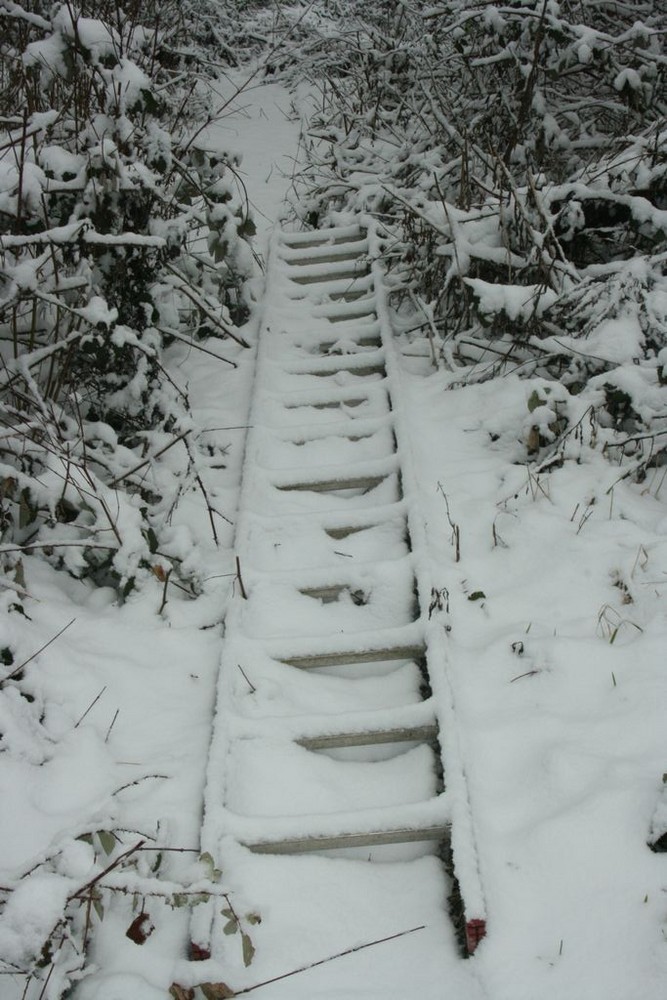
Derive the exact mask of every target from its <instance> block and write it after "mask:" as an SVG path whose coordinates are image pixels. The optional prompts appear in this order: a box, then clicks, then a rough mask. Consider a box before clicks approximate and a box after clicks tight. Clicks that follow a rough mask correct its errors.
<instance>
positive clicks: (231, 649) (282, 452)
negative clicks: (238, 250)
mask: <svg viewBox="0 0 667 1000" xmlns="http://www.w3.org/2000/svg"><path fill="white" fill-rule="evenodd" d="M379 248H380V241H379V238H378V236H377V233H376V231H375V228H374V224H373V222H372V220H369V219H364V220H362V221H361V222H360V224H359V225H353V226H347V227H340V228H337V229H327V230H321V231H316V232H309V233H298V234H297V233H278V234H277V235H276V237H275V239H274V243H273V247H272V252H271V258H270V269H269V281H268V289H267V303H268V306H269V308H268V309H267V312H266V318H265V322H264V324H263V329H262V331H261V335H260V341H259V349H258V359H257V373H256V383H255V390H254V398H253V405H252V410H251V420H250V424H251V429H250V431H249V435H248V441H247V447H246V459H245V466H244V473H243V484H242V494H241V503H240V511H239V518H238V526H237V554H238V557H239V565H240V567H241V577H242V578H241V580H239V581H238V586H237V588H236V594H235V596H234V598H233V600H232V604H231V608H230V611H229V613H228V617H227V624H226V635H225V640H224V650H223V657H222V665H221V672H220V682H219V688H218V703H217V711H216V718H215V723H214V733H213V740H212V745H211V753H210V761H209V771H208V776H207V787H206V794H205V816H204V823H203V830H202V850H203V851H208V852H209V853H210V854H211V855H212V856H213V857H214V858H217V857H218V854H219V849H220V844H221V842H222V840H223V838H225V837H227V838H232V839H233V840H234V841H236V842H237V843H240V844H242V845H244V846H245V847H247V848H249V849H250V851H252V852H255V853H260V854H265V855H267V854H268V855H270V854H299V853H304V852H325V853H326V852H333V853H334V856H339V852H340V851H341V849H346V850H354V849H358V848H364V849H365V850H366V853H367V854H368V849H377V848H378V847H380V848H382V846H383V845H390V844H393V845H395V844H411V843H415V842H424V843H427V842H433V841H434V842H436V843H437V844H440V845H441V851H442V852H443V854H442V856H443V857H446V858H448V859H451V857H452V856H453V869H454V875H455V878H456V880H457V882H458V889H459V891H460V897H461V900H462V903H463V914H462V918H463V922H464V929H465V935H466V943H467V948H468V951H469V952H472V951H473V950H474V948H475V947H476V944H477V942H478V941H479V940H480V939H481V937H482V936H483V935H484V932H485V910H484V900H483V895H482V891H481V887H480V884H479V876H478V869H477V860H476V851H475V845H474V836H473V829H472V822H471V816H470V810H469V806H468V797H467V790H466V782H465V775H464V770H463V765H462V761H461V758H460V753H459V745H458V740H457V734H456V720H455V717H454V709H453V698H452V692H451V690H450V688H449V684H448V679H447V663H446V633H445V629H444V627H443V624H442V621H440V620H438V615H437V614H435V615H431V613H430V612H429V610H428V609H429V603H430V600H431V594H432V581H431V579H430V577H429V570H428V565H429V564H428V558H427V550H426V539H425V536H424V529H423V525H422V523H421V520H420V518H419V511H418V505H417V503H416V500H415V488H414V481H413V477H412V472H411V463H410V454H409V449H408V448H407V445H406V436H405V433H404V429H403V423H404V421H403V416H402V412H401V401H400V370H399V366H398V359H397V355H396V354H395V347H394V344H393V339H392V336H391V329H390V325H389V315H388V311H387V305H386V301H385V291H384V282H383V274H382V268H381V264H380V260H379V258H380V254H379ZM432 610H433V609H431V611H432ZM300 674H301V675H302V676H303V675H306V674H307V675H308V676H309V677H313V676H315V677H325V678H327V679H330V678H332V677H333V678H335V682H334V689H335V690H334V695H332V693H331V692H332V689H331V686H329V687H327V688H325V689H324V690H325V692H326V693H325V694H324V695H323V696H322V697H323V698H324V699H326V700H325V701H324V702H323V703H322V704H321V705H317V704H311V703H309V702H308V699H309V698H312V695H313V691H314V686H313V682H311V681H309V683H308V687H307V691H306V693H305V694H304V693H303V692H301V694H300V695H299V697H295V698H294V699H293V701H291V700H290V698H291V692H298V691H299V684H300V682H299V679H298V677H299V675H300ZM399 676H400V677H401V678H402V681H401V684H398V683H397V682H395V678H396V677H399ZM374 677H376V678H378V681H377V685H376V689H377V691H378V693H379V694H380V695H381V696H380V698H379V701H378V704H376V705H375V704H367V700H368V699H367V698H364V699H361V700H360V701H359V703H358V704H357V703H355V702H354V697H355V693H356V691H357V690H360V687H359V685H358V684H357V683H356V682H357V681H359V680H360V679H365V680H363V687H364V690H365V691H366V692H368V691H369V690H371V689H372V688H373V682H372V678H374ZM392 679H394V681H392ZM303 683H304V682H301V684H303ZM315 683H317V682H315ZM346 685H347V687H348V688H349V692H346ZM401 685H402V687H401ZM392 687H394V688H396V690H398V689H399V688H400V689H401V690H403V689H404V690H405V692H406V695H405V698H404V701H402V700H401V696H400V695H398V694H396V693H395V692H394V693H393V694H392V692H391V689H392ZM304 690H305V689H304ZM266 692H270V697H268V698H266V697H265V695H266ZM341 692H342V693H341ZM339 693H340V694H339ZM337 697H339V698H340V704H339V705H338V704H337V702H336V698H337ZM332 698H333V700H331V699H332ZM309 704H310V707H308V705H309ZM304 705H305V706H306V707H305V708H304ZM295 706H298V708H295ZM262 741H264V743H263V742H262ZM264 745H265V746H266V757H265V758H263V757H262V753H263V751H262V749H261V748H262V746H264ZM289 746H292V747H293V748H298V751H296V752H300V753H301V754H303V752H305V753H306V754H309V755H311V757H312V761H313V769H314V770H313V773H314V775H316V774H317V762H318V755H319V754H321V753H323V752H328V751H331V750H340V748H345V749H346V750H347V752H350V750H351V749H353V748H361V750H360V752H361V753H362V757H361V758H357V759H363V754H367V753H369V752H370V753H371V758H370V759H371V760H373V759H374V758H373V752H374V751H373V749H372V748H374V747H375V748H378V747H383V746H384V747H394V749H395V750H396V756H397V757H398V756H400V754H401V753H404V752H405V748H406V747H407V748H411V749H413V750H414V748H415V747H422V750H420V751H419V754H417V755H413V757H414V760H415V761H418V762H419V767H420V768H421V769H422V771H423V772H426V771H428V772H429V773H428V774H426V773H422V772H419V775H417V780H416V784H417V785H421V786H422V787H428V788H429V791H428V792H427V793H426V794H422V795H420V796H416V800H415V793H414V792H413V791H412V789H411V788H410V787H407V786H408V785H410V784H412V782H411V780H410V777H411V775H412V777H415V774H416V772H415V773H413V772H414V768H413V769H412V770H411V769H410V768H408V769H407V771H406V787H405V789H404V793H405V796H404V798H405V800H404V801H401V800H400V799H401V792H400V789H399V790H398V792H397V793H395V794H394V793H392V794H390V795H389V796H388V797H389V798H390V799H391V800H392V801H390V802H388V803H383V802H382V801H381V799H382V795H380V800H379V801H378V802H377V803H375V804H371V805H369V806H368V807H363V806H362V807H356V808H347V807H346V806H345V796H344V795H343V796H342V801H341V808H340V809H336V810H334V809H325V810H322V811H320V812H318V811H317V810H316V809H313V811H312V812H310V811H309V810H308V809H307V802H306V803H305V805H304V802H301V803H300V804H298V806H297V807H293V805H292V803H290V801H285V802H284V809H283V810H282V811H281V812H279V813H276V810H275V808H274V807H272V806H271V805H270V804H269V805H268V806H267V807H266V808H264V805H263V803H262V802H261V801H258V802H253V801H250V803H249V805H248V799H247V796H244V793H243V787H245V785H244V776H245V777H246V778H247V777H248V775H252V773H253V772H252V767H253V766H254V767H255V768H256V769H258V773H259V772H261V768H262V760H263V759H265V760H266V762H267V766H269V761H270V757H271V755H272V754H273V755H275V754H278V755H279V754H280V753H281V748H283V747H289ZM251 749H252V754H251V756H252V760H253V761H254V764H253V763H248V760H247V759H246V756H247V753H248V752H249V751H250V750H251ZM285 752H286V761H287V765H288V763H289V760H288V758H289V755H290V753H292V752H293V751H289V750H286V751H285ZM375 752H376V753H377V751H375ZM410 759H411V760H412V759H413V758H410ZM298 761H299V766H300V767H302V768H304V769H305V770H304V774H305V775H306V781H305V784H306V785H307V784H308V771H307V768H308V760H306V761H305V763H304V758H303V756H301V757H299V758H298ZM287 765H286V766H287ZM341 773H345V772H344V766H343V765H341ZM400 773H401V772H400V768H397V770H396V774H397V775H400ZM313 780H316V779H313ZM260 784H261V782H260ZM258 794H260V795H261V793H258ZM354 797H355V796H354V795H353V796H352V798H353V799H354ZM357 798H358V796H357ZM263 813H266V814H263ZM369 856H370V857H375V855H374V854H373V852H372V850H371V852H370V855H369ZM215 919H216V918H214V928H213V930H211V926H210V917H209V918H206V917H205V916H204V914H203V913H201V912H200V913H198V914H196V916H195V920H194V929H193V940H194V942H195V946H196V950H197V953H198V954H199V955H201V954H207V953H208V951H209V950H210V948H211V935H212V934H213V938H215V933H216V932H215ZM217 920H218V921H219V917H218V918H217Z"/></svg>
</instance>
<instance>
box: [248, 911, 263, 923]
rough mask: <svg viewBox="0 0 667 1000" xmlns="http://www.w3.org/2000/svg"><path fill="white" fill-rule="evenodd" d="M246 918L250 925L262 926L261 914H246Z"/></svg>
mask: <svg viewBox="0 0 667 1000" xmlns="http://www.w3.org/2000/svg"><path fill="white" fill-rule="evenodd" d="M245 918H246V920H247V921H248V923H249V924H261V922H262V918H261V916H260V915H259V913H246V915H245Z"/></svg>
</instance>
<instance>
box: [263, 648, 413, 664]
mask: <svg viewBox="0 0 667 1000" xmlns="http://www.w3.org/2000/svg"><path fill="white" fill-rule="evenodd" d="M424 652H425V647H424V646H423V645H422V644H421V643H420V644H417V643H405V645H399V646H381V647H376V648H375V649H348V650H342V651H341V652H330V653H310V654H308V653H304V654H299V655H297V656H280V657H278V659H279V660H280V661H281V662H282V663H287V664H288V665H289V666H290V667H299V668H300V669H301V670H317V668H318V667H337V666H345V665H347V664H350V665H352V664H354V663H382V662H383V661H384V660H419V659H421V658H422V657H423V656H424Z"/></svg>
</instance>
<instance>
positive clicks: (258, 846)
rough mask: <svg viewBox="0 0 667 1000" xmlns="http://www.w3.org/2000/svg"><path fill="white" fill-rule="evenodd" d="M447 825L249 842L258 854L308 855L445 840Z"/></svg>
mask: <svg viewBox="0 0 667 1000" xmlns="http://www.w3.org/2000/svg"><path fill="white" fill-rule="evenodd" d="M448 832H449V831H448V827H447V826H446V825H445V824H438V825H437V826H425V827H421V828H417V829H407V828H397V829H394V830H373V831H371V832H369V833H339V834H336V835H334V836H317V835H315V836H310V837H308V836H306V837H294V838H290V839H286V840H265V841H259V842H258V843H254V844H246V847H248V849H249V850H251V851H252V852H253V853H254V854H305V853H307V852H309V851H331V850H336V849H338V848H349V847H373V846H378V845H381V844H414V843H420V842H421V841H429V840H435V841H440V840H445V839H446V838H447V836H448Z"/></svg>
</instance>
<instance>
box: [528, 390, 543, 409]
mask: <svg viewBox="0 0 667 1000" xmlns="http://www.w3.org/2000/svg"><path fill="white" fill-rule="evenodd" d="M543 405H544V400H543V399H542V397H541V396H540V395H539V394H538V392H537V389H533V391H532V392H531V394H530V396H529V397H528V412H529V413H532V412H533V410H536V409H537V408H538V406H543Z"/></svg>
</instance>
